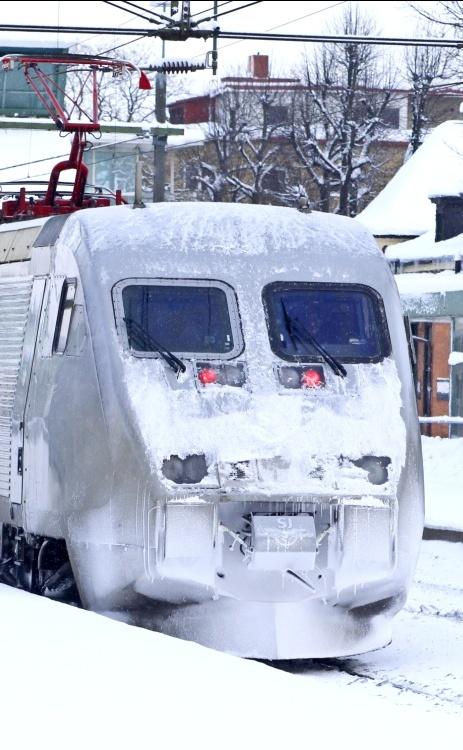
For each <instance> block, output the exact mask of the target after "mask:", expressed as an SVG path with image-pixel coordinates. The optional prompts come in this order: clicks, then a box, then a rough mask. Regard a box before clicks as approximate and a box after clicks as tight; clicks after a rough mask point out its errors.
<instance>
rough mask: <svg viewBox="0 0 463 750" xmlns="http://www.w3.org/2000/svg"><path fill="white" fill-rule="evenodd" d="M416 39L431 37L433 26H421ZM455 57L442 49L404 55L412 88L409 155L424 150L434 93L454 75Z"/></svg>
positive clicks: (415, 50) (416, 49)
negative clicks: (422, 146)
mask: <svg viewBox="0 0 463 750" xmlns="http://www.w3.org/2000/svg"><path fill="white" fill-rule="evenodd" d="M416 34H417V36H423V37H426V36H432V35H433V28H432V25H431V23H430V22H427V23H423V24H420V25H419V26H418V28H417V32H416ZM454 59H455V54H454V52H453V51H452V50H449V49H444V48H442V47H408V48H407V49H406V51H405V68H406V74H407V79H408V81H409V83H410V86H411V96H410V104H411V135H410V151H411V153H415V151H416V150H417V149H418V148H419V147H420V146H421V143H422V142H423V137H424V135H425V131H426V129H427V127H428V126H429V125H430V124H432V120H433V103H435V100H436V99H435V97H434V98H433V96H432V94H433V89H434V88H435V87H436V83H438V82H442V81H444V80H446V79H447V78H449V77H451V76H452V74H453V70H452V63H453V61H454Z"/></svg>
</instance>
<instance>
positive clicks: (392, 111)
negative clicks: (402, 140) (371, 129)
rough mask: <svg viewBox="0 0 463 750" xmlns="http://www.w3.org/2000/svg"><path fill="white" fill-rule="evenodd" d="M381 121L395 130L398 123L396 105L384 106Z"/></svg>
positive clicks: (398, 116)
mask: <svg viewBox="0 0 463 750" xmlns="http://www.w3.org/2000/svg"><path fill="white" fill-rule="evenodd" d="M383 123H384V125H385V126H386V127H387V128H393V129H395V130H397V129H398V128H399V125H400V110H399V109H398V107H386V108H385V110H384V112H383Z"/></svg>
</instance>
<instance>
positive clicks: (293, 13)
mask: <svg viewBox="0 0 463 750" xmlns="http://www.w3.org/2000/svg"><path fill="white" fill-rule="evenodd" d="M244 2H245V0H239V2H234V3H229V4H228V5H227V6H226V7H225V6H224V8H223V10H229V9H230V8H232V7H233V6H235V7H238V6H240V5H243V4H244ZM137 4H138V5H143V6H145V7H147V8H149V7H150V6H151V7H156V6H160V10H162V4H161V3H149V2H138V3H137ZM335 4H336V0H331V2H330V0H326V1H325V2H300V1H298V2H292V3H291V2H288V1H287V0H286V2H276V1H275V0H273V1H266V2H262V3H259V4H257V5H254V6H253V7H250V8H247V9H244V10H241V11H237V12H236V13H231V14H229V15H226V16H224V17H223V19H220V23H221V27H222V28H223V29H224V30H228V31H269V30H273V29H275V31H281V32H288V33H291V32H293V33H295V32H297V33H307V34H317V33H320V32H322V31H323V32H325V31H330V26H331V27H332V25H333V24H334V22H335V21H336V19H337V18H338V17H339V15H340V14H341V13H342V9H343V5H344V6H345V5H346V3H337V4H336V7H331V6H334V5H335ZM212 5H213V3H212V0H206V1H205V2H192V3H191V7H192V13H193V14H196V13H198V12H199V11H205V10H209V9H211V8H212ZM358 5H359V6H360V7H361V8H362V10H365V12H367V13H368V14H370V15H371V16H372V17H373V18H374V19H375V20H376V22H377V25H378V31H379V33H382V34H387V35H400V36H407V35H413V34H414V33H415V26H416V19H417V14H416V13H415V11H413V9H412V8H411V7H410V4H409V3H406V2H394V1H393V0H389V1H388V2H366V1H365V2H359V3H358ZM420 5H422V6H427V7H428V8H432V9H435V6H436V3H435V2H422V3H420ZM25 18H27V20H28V22H29V23H31V24H54V25H55V24H56V25H59V24H62V25H77V26H106V27H107V26H111V27H130V28H147V27H149V26H150V25H149V24H146V23H145V22H144V21H143V20H142V19H140V18H137V17H135V16H132V15H131V14H129V13H127V12H125V11H122V10H117V9H116V8H114V7H112V6H110V5H108V4H106V3H104V2H91V3H89V2H84V3H83V2H72V1H69V0H66V1H65V2H40V3H38V2H30V3H29V2H8V3H7V2H3V3H2V14H1V23H24V19H25ZM275 27H277V28H275ZM151 28H152V27H151ZM19 37H20V38H22V39H27V40H28V41H29V43H31V42H32V41H33V40H34V37H32V35H12V34H7V33H5V32H1V33H0V41H1V42H3V43H4V44H7V43H9V42H10V43H11V42H12V41H13V39H14V40H15V41H16V40H17V39H18V38H19ZM79 38H80V40H82V41H84V40H85V41H86V42H87V43H91V44H92V45H93V46H94V48H95V51H99V52H103V51H105V50H107V49H108V48H110V47H112V46H115V45H118V44H122V43H124V42H126V41H127V37H117V36H91V37H89V36H88V35H87V36H85V35H84V36H81V37H70V36H68V35H59V34H52V35H50V34H46V35H42V36H40V37H39V39H40V41H41V43H42V44H45V43H47V42H49V41H53V42H54V43H58V44H62V45H63V46H67V45H69V44H72V42H75V41H76V40H77V39H79ZM145 44H146V42H145ZM135 47H136V44H135V45H127V46H126V47H125V48H124V50H125V54H126V57H127V59H129V60H130V53H131V50H133V49H134V48H135ZM303 47H304V45H302V44H300V43H295V42H293V43H283V42H271V43H270V42H267V43H262V42H241V41H239V42H236V41H232V42H229V41H228V42H226V41H224V42H222V43H219V50H220V52H219V74H220V75H225V74H226V73H227V72H230V71H231V70H233V69H236V68H237V67H239V66H244V65H245V64H246V60H247V57H248V55H250V54H253V53H256V52H259V53H261V54H269V55H270V56H271V58H272V69H273V70H274V71H275V72H283V71H284V70H288V69H290V68H291V66H293V65H294V64H295V63H297V61H298V59H299V58H300V56H301V53H302V52H303ZM210 48H211V42H210V40H209V41H207V42H203V41H196V40H195V41H189V42H176V43H173V42H170V43H168V44H167V49H166V56H167V58H168V57H169V56H171V57H173V58H174V59H178V58H180V57H182V58H183V57H184V58H189V59H191V58H194V59H195V60H196V61H202V60H203V59H204V56H205V53H206V52H207V51H208V50H209V49H210ZM384 49H386V48H384ZM152 50H153V57H152V62H157V61H158V59H159V56H160V52H161V43H160V41H159V40H156V39H153V40H152ZM192 75H196V74H192ZM193 87H194V82H193V79H192V88H193Z"/></svg>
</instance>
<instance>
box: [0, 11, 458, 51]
mask: <svg viewBox="0 0 463 750" xmlns="http://www.w3.org/2000/svg"><path fill="white" fill-rule="evenodd" d="M256 2H261V0H256ZM242 7H249V4H248V6H242ZM237 10H238V9H237ZM2 31H8V32H22V33H49V34H50V33H52V34H53V33H55V32H59V33H60V34H92V35H95V34H96V35H98V36H101V35H104V34H107V35H111V36H114V35H119V36H146V37H160V38H161V39H166V40H167V41H169V40H173V41H182V40H183V37H181V38H180V37H179V30H178V28H175V27H163V28H161V29H143V28H136V29H122V28H114V27H92V26H60V27H58V26H55V25H33V26H32V25H30V26H25V25H23V24H0V32H2ZM214 35H216V36H217V37H218V38H220V39H239V40H241V41H246V40H253V41H271V42H302V43H304V44H308V43H320V42H336V43H339V44H378V45H392V46H402V47H407V46H410V47H453V48H457V49H460V48H462V47H463V39H423V38H418V37H378V36H356V35H347V34H272V33H266V32H243V31H221V30H220V29H219V30H211V29H199V28H193V29H189V30H188V34H187V36H188V37H191V38H192V39H209V38H211V37H213V36H214Z"/></svg>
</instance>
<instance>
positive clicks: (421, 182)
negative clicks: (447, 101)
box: [357, 120, 463, 236]
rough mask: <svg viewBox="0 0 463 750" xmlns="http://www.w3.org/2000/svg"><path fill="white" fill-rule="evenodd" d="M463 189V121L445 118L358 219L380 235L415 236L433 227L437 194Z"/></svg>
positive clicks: (457, 191) (448, 193)
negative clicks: (434, 202)
mask: <svg viewBox="0 0 463 750" xmlns="http://www.w3.org/2000/svg"><path fill="white" fill-rule="evenodd" d="M462 192H463V122H460V121H457V120H456V121H449V122H444V123H443V124H442V125H439V126H438V127H437V128H435V129H434V130H433V132H432V133H431V134H430V135H429V136H428V137H427V138H426V139H425V141H424V143H423V145H422V146H421V147H420V148H419V149H418V151H416V152H415V153H414V154H413V156H411V157H410V158H409V159H408V161H406V162H405V164H403V166H402V167H401V168H400V169H399V171H398V172H397V173H396V174H395V175H394V177H393V178H392V180H390V182H389V183H388V184H387V185H386V187H385V188H384V189H383V190H382V191H381V192H380V193H379V195H377V196H376V198H374V199H373V200H372V201H371V203H370V204H369V205H368V206H367V207H366V208H365V209H364V211H362V212H361V213H360V214H359V215H358V216H357V220H358V221H359V222H360V223H362V224H363V225H364V226H365V227H367V228H368V229H369V230H370V231H371V232H372V233H373V234H375V235H378V236H415V235H420V234H423V233H424V232H426V231H428V230H431V229H433V227H434V225H435V215H436V208H435V206H434V205H433V204H432V203H431V201H430V200H429V198H430V196H434V195H459V194H460V193H462Z"/></svg>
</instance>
